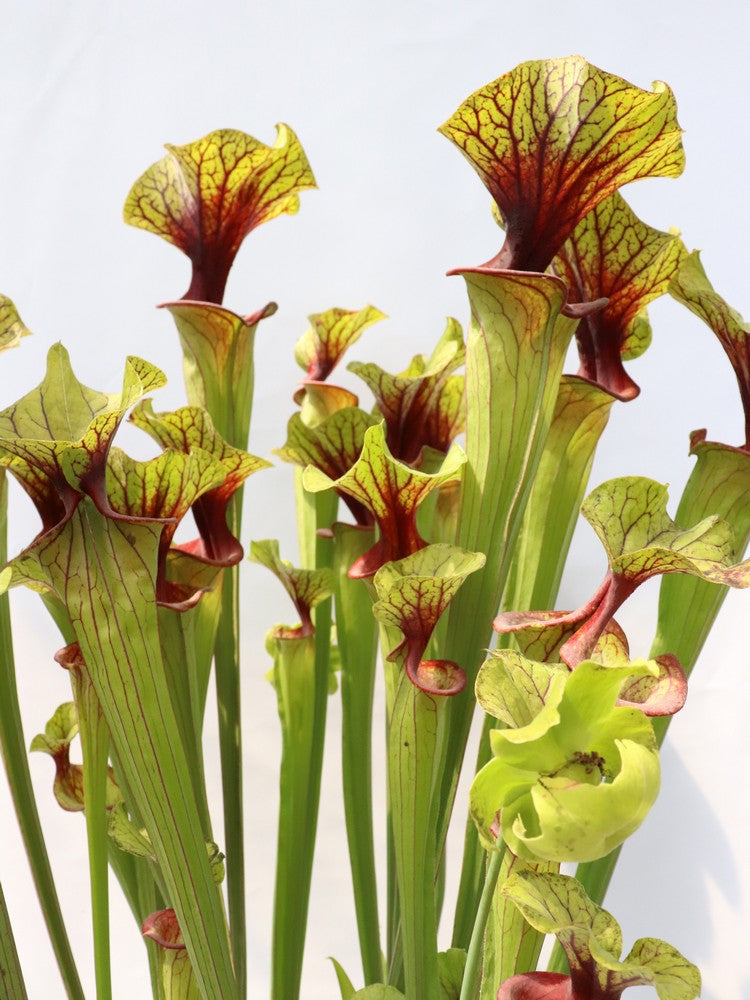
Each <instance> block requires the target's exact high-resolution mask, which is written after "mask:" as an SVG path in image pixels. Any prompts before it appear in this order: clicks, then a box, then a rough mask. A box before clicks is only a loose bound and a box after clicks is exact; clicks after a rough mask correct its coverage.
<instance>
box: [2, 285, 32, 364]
mask: <svg viewBox="0 0 750 1000" xmlns="http://www.w3.org/2000/svg"><path fill="white" fill-rule="evenodd" d="M30 333H31V330H29V329H28V327H27V326H26V324H25V323H24V322H23V320H22V319H21V317H20V316H19V315H18V310H17V309H16V307H15V305H14V304H13V302H12V301H11V299H9V298H8V296H7V295H0V351H7V350H8V348H9V347H18V344H19V343H20V341H21V338H22V337H27V336H28V335H29V334H30Z"/></svg>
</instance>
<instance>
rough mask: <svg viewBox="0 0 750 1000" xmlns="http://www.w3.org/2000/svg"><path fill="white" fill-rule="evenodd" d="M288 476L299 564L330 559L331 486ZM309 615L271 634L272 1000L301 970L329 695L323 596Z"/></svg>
mask: <svg viewBox="0 0 750 1000" xmlns="http://www.w3.org/2000/svg"><path fill="white" fill-rule="evenodd" d="M295 471H298V470H295ZM295 482H296V484H297V500H298V503H297V526H298V532H299V541H300V564H301V566H302V567H303V568H306V569H313V568H323V567H331V566H332V563H333V545H332V542H331V539H330V538H329V537H322V536H321V535H320V534H319V532H320V531H322V530H324V529H330V527H331V524H332V523H333V521H334V519H335V516H336V510H337V506H338V497H337V496H336V494H335V493H318V494H315V495H312V494H309V493H306V492H304V491H303V490H302V489H301V483H300V477H299V475H297V476H296V477H295ZM312 619H313V624H314V626H315V632H314V635H313V636H312V637H306V638H303V639H300V638H295V639H277V640H275V641H276V644H277V654H276V657H275V660H276V664H277V667H276V671H275V676H276V680H275V682H274V683H275V686H276V691H277V695H278V700H279V715H280V717H281V722H282V738H283V742H282V764H281V771H282V774H281V801H280V807H279V850H278V858H277V867H276V892H275V897H274V900H275V901H274V944H273V962H272V997H273V998H274V1000H296V998H297V997H298V996H299V989H300V979H301V975H302V962H303V958H304V948H305V936H306V928H307V912H308V906H309V900H310V885H311V882H312V867H313V857H314V852H315V835H316V830H317V824H318V807H319V804H320V783H321V775H322V770H323V749H324V745H325V725H326V714H327V707H328V695H329V678H330V653H331V601H330V599H327V600H325V601H322V602H321V603H320V604H318V605H317V607H316V608H315V609H314V610H313V613H312Z"/></svg>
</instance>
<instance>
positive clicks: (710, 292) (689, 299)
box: [669, 251, 750, 448]
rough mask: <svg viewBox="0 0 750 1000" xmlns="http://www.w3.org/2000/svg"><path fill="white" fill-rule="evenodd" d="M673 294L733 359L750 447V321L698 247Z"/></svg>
mask: <svg viewBox="0 0 750 1000" xmlns="http://www.w3.org/2000/svg"><path fill="white" fill-rule="evenodd" d="M669 294H670V295H671V296H672V297H673V298H675V299H677V301H678V302H681V303H682V304H683V305H684V306H687V308H688V309H689V310H690V311H691V312H692V313H694V314H695V315H696V316H698V317H699V318H700V319H702V320H703V322H704V323H706V324H707V325H708V326H709V327H710V328H711V329H712V330H713V332H714V333H715V334H716V336H717V337H718V339H719V343H720V344H721V346H722V347H723V348H724V350H725V352H726V355H727V357H728V358H729V361H730V362H731V365H732V368H733V369H734V374H735V375H736V376H737V384H738V385H739V389H740V399H741V400H742V409H743V412H744V414H745V444H744V447H745V448H750V325H748V324H747V323H746V322H745V321H744V320H743V318H742V316H740V314H739V313H738V312H737V311H736V310H735V309H732V307H731V306H730V305H729V304H728V303H727V302H726V301H725V300H724V299H723V298H722V297H721V296H720V295H719V294H718V293H717V292H716V291H714V288H713V286H712V285H711V282H710V281H709V280H708V278H707V277H706V272H705V271H704V269H703V265H702V264H701V261H700V255H699V253H698V251H694V252H693V253H691V254H690V255H689V256H688V257H686V258H685V259H684V260H683V261H682V264H681V266H680V269H679V271H678V272H677V274H676V275H675V277H674V278H673V279H672V281H671V283H670V285H669Z"/></svg>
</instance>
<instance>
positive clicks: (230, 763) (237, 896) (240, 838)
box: [214, 566, 247, 1000]
mask: <svg viewBox="0 0 750 1000" xmlns="http://www.w3.org/2000/svg"><path fill="white" fill-rule="evenodd" d="M223 577H224V578H223V581H222V591H221V617H220V618H219V627H218V630H217V633H216V645H215V647H214V663H215V667H216V702H217V708H218V713H219V753H220V757H221V789H222V803H223V808H224V851H225V854H226V859H227V862H226V863H227V867H226V881H227V907H228V910H229V926H230V931H231V942H232V960H233V962H234V968H235V975H236V976H237V991H238V992H237V996H238V997H239V998H240V1000H242V998H243V997H244V996H245V994H246V991H247V985H246V981H247V950H246V936H247V916H246V912H245V832H244V831H245V819H244V809H243V799H242V720H241V700H240V698H241V694H240V669H239V621H240V619H239V587H238V584H239V574H238V568H237V567H236V566H232V567H230V568H229V569H225V570H224V574H223Z"/></svg>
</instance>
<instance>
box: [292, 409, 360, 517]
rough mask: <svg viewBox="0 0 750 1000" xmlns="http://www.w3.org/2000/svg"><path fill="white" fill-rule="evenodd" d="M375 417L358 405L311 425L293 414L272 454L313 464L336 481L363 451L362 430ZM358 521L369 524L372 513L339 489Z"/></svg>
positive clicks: (298, 414) (341, 410) (295, 461)
mask: <svg viewBox="0 0 750 1000" xmlns="http://www.w3.org/2000/svg"><path fill="white" fill-rule="evenodd" d="M376 423H377V418H376V417H374V416H372V415H371V414H369V413H365V411H364V410H360V409H359V408H358V407H353V406H347V407H344V408H342V409H340V410H334V411H333V412H332V413H330V415H328V416H323V417H322V419H321V420H320V421H316V422H315V423H314V424H313V425H311V424H309V423H308V422H307V420H306V418H305V415H304V412H303V413H295V414H294V415H293V416H292V417H291V419H290V421H289V423H288V425H287V437H286V442H285V443H284V446H283V447H282V448H278V449H276V450H275V452H274V454H276V455H278V456H279V458H281V459H283V461H285V462H291V463H292V464H294V465H301V466H303V467H304V466H308V465H309V466H312V467H313V468H315V469H318V470H319V471H320V472H322V473H323V474H324V475H326V476H327V477H328V478H329V479H331V480H338V479H340V478H341V477H342V476H345V475H346V473H347V472H348V471H349V470H350V469H351V468H352V466H353V465H354V464H355V463H356V461H357V459H358V458H359V457H360V455H361V454H362V449H363V447H364V443H365V432H366V431H367V430H368V429H369V428H370V427H374V426H375V424H376ZM339 492H340V495H341V496H342V497H343V499H344V502H345V503H346V504H347V506H348V507H349V509H350V510H351V512H352V515H353V516H354V519H355V520H356V522H357V523H358V524H368V523H370V524H371V523H372V515H371V514H370V512H369V511H368V509H367V508H366V506H364V505H363V504H362V502H361V501H360V500H359V499H357V498H356V497H354V496H352V495H351V494H350V493H348V492H344V491H339Z"/></svg>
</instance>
